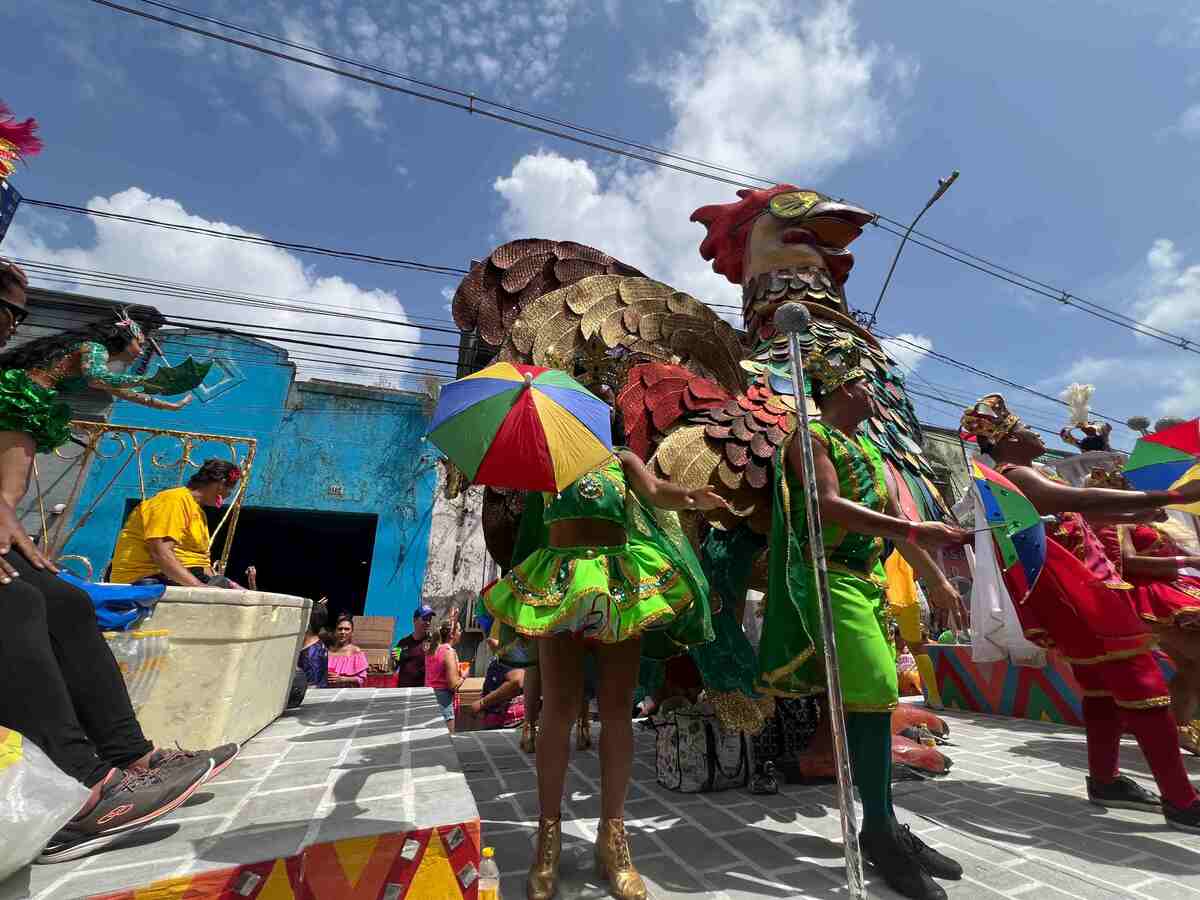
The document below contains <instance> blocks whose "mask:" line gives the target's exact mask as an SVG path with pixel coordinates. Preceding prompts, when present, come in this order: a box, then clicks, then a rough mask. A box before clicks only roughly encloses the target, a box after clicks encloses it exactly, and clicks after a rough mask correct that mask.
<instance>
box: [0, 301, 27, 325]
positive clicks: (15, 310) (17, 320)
mask: <svg viewBox="0 0 1200 900" xmlns="http://www.w3.org/2000/svg"><path fill="white" fill-rule="evenodd" d="M0 307H3V308H4V309H6V310H8V314H9V315H10V316H12V320H13V328H16V327H17V326H18V325H20V324H21V323H22V322H24V321H25V320H26V319H28V318H29V310H28V309H26V308H25V307H24V306H18V305H17V304H15V303H10V302H9V301H8V300H5V299H3V298H2V297H0Z"/></svg>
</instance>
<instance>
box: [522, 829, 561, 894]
mask: <svg viewBox="0 0 1200 900" xmlns="http://www.w3.org/2000/svg"><path fill="white" fill-rule="evenodd" d="M561 851H562V820H561V819H557V818H555V819H539V820H538V835H537V851H536V852H535V854H534V857H533V865H532V866H530V867H529V877H528V878H527V879H526V881H525V896H526V897H527V898H529V900H550V898H551V897H553V896H554V895H555V893H557V891H558V856H559V853H560V852H561Z"/></svg>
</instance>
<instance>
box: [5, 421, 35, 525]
mask: <svg viewBox="0 0 1200 900" xmlns="http://www.w3.org/2000/svg"><path fill="white" fill-rule="evenodd" d="M35 453H36V449H35V447H34V444H33V438H31V437H30V436H29V435H27V434H25V433H23V432H20V431H0V497H2V498H3V499H4V501H5V502H6V503H8V505H9V506H12V507H16V505H17V504H18V503H20V502H21V500H22V499H23V498H24V497H25V494H26V493H28V491H29V475H30V473H31V472H32V471H33V457H34V455H35Z"/></svg>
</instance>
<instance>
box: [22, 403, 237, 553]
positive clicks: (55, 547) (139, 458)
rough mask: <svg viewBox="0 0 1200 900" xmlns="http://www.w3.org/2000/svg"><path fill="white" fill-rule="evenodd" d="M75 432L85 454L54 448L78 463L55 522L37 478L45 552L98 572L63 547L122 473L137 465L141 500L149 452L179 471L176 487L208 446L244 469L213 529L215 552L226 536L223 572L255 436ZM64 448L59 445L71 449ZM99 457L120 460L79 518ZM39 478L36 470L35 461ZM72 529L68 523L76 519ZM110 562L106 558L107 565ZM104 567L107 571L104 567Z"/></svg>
mask: <svg viewBox="0 0 1200 900" xmlns="http://www.w3.org/2000/svg"><path fill="white" fill-rule="evenodd" d="M71 430H72V432H73V433H74V434H75V436H76V439H75V440H74V441H72V442H71V443H70V444H69V445H67V447H80V448H82V452H81V453H79V454H72V455H70V456H67V455H65V454H62V453H59V452H58V451H55V452H56V454H57V455H58V456H59V458H61V459H64V460H67V461H68V462H71V463H72V464H73V465H77V467H78V468H77V471H76V473H75V480H74V483H73V484H72V485H71V489H70V492H69V496H68V499H67V502H66V504H65V505H64V506H65V508H64V509H63V511H62V512H61V513H59V514H57V515H56V518H55V521H54V522H53V523H51V522H50V521H48V516H47V513H46V509H45V501H44V498H43V496H42V485H41V482H40V479H38V480H37V484H36V488H37V495H36V498H35V501H34V502H35V503H36V504H37V509H38V510H39V512H40V514H41V520H42V534H41V539H40V544H41V549H42V552H43V553H45V554H46V555H47V556H49V557H50V558H51V559H54V558H57V559H60V560H75V561H79V562H81V563H83V564H84V565H85V566H86V567H87V569H88V572H89V575H90V573H91V572H92V571H93V568H94V567H93V565H92V562H91V560H89V559H87V558H86V557H84V556H80V555H78V554H68V555H66V556H64V555H62V552H63V549H64V548H65V547H66V545H67V543H68V542H69V541H70V540H71V538H73V537H74V536H75V535H76V534H77V533H78V532H79V531H80V529H81V528H83V527H84V526H85V525H86V524H87V523H88V521H89V520H90V519H91V516H92V514H93V513H94V512H95V511H96V509H97V508H98V507H99V505H100V502H101V501H102V500H103V499H104V498H105V497H106V496H107V495H108V493H109V491H111V490H112V488H113V487H114V485H116V483H117V481H118V480H119V479H120V478H121V476H122V475H123V474H124V473H125V472H126V471H127V470H128V469H129V467H130V466H131V465H134V466H135V469H136V472H137V480H138V490H139V493H140V496H141V499H142V500H145V499H146V496H147V485H146V465H145V463H146V456H147V455H148V456H149V463H150V468H151V469H157V470H160V471H170V470H174V471H175V472H176V473H177V474H176V478H175V485H174V486H179V485H182V484H183V483H184V482H186V481H187V479H188V478H189V477H190V476H191V473H192V471H194V470H196V469H199V468H200V465H201V463H202V462H203V460H201V461H200V462H197V461H196V460H195V459H193V453H194V452H195V451H197V450H198V449H203V450H204V454H205V457H206V458H207V457H209V456H217V455H224V453H228V455H229V460H230V462H232V463H234V464H235V465H237V466H238V467H239V468H240V469H241V470H242V477H241V480H240V481H239V482H238V487H237V491H236V492H235V494H234V496H233V498H232V501H231V502H230V503H229V504H228V506H227V507H226V508H225V513H224V515H223V516H222V518H221V521H220V523H219V524H218V525H217V527H216V528H215V529H213V533H212V543H211V544H210V545H209V551H210V554H211V552H212V549H213V548H214V547H215V546H216V545H217V541H218V539H220V538H222V537H223V538H224V541H223V544H222V547H221V552H220V555H219V557H217V556H213V566H214V567H215V568H216V569H217V570H218V571H224V569H225V566H226V564H227V563H228V562H229V552H230V550H231V549H232V547H233V535H234V531H235V530H236V528H237V523H238V518H239V515H240V513H241V508H242V502H243V500H244V498H245V496H246V487H247V485H248V483H249V481H250V473H251V470H252V469H253V466H254V456H255V453H256V452H257V450H258V441H257V440H255V439H254V438H251V437H235V436H233V435H224V434H203V433H200V432H193V431H177V430H174V429H170V428H140V427H137V426H133V425H112V424H108V423H104V422H85V421H73V422H71ZM151 445H154V448H155V449H154V451H153V452H150V453H149V454H147V450H148V448H149V447H150V446H151ZM67 447H63V448H60V449H67ZM93 460H100V461H103V462H107V463H114V462H115V463H118V464H117V468H116V471H115V472H113V473H112V474H111V476H109V477H108V480H107V481H106V482H105V483H104V485H103V486H102V487H101V489H100V492H99V493H98V494H97V495H96V496H95V497H94V498H93V499H92V500H91V502H90V503H89V505H88V507H87V509H85V510H83V511H82V512H81V513H80V514H79V515H78V516H75V515H74V513H75V508H76V505H77V504H78V501H79V497H80V494H81V493H82V491H83V485H84V483H85V482H86V480H87V475H88V472H89V463H90V462H92V461H93ZM34 472H35V478H36V473H37V468H36V465H35V469H34ZM72 520H73V524H71V527H70V528H69V529H68V527H67V526H68V523H72ZM105 566H107V562H106V563H105ZM101 571H102V569H101Z"/></svg>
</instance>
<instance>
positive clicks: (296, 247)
mask: <svg viewBox="0 0 1200 900" xmlns="http://www.w3.org/2000/svg"><path fill="white" fill-rule="evenodd" d="M21 202H22V203H27V204H29V205H30V206H39V207H44V208H46V209H56V210H59V211H61V212H70V213H77V214H80V215H85V216H93V217H95V218H98V219H115V220H117V221H121V222H130V223H133V224H137V225H149V226H153V227H156V228H170V229H171V230H173V231H186V232H189V233H191V234H202V235H207V236H208V237H216V238H222V239H223V240H227V241H239V242H242V243H247V244H259V245H264V244H265V245H269V246H272V247H279V248H281V249H284V250H292V251H294V252H296V253H314V254H317V255H318V256H337V257H340V258H342V259H352V260H355V261H356V262H365V263H371V264H373V265H378V266H393V267H396V268H400V269H408V270H410V271H414V272H429V273H431V274H434V275H455V276H461V275H466V274H467V271H468V270H467V269H464V268H462V267H461V266H442V265H438V264H437V263H424V262H417V261H415V260H411V259H398V258H396V257H390V256H377V255H375V254H373V253H358V252H356V251H354V250H333V249H330V248H329V247H319V246H317V245H316V244H302V243H299V242H296V241H281V240H279V239H278V238H269V237H263V236H262V235H257V234H234V233H233V232H230V231H219V230H218V229H215V228H204V227H202V226H200V225H186V224H183V223H182V222H164V221H162V220H160V219H147V218H144V217H142V216H130V215H125V214H124V213H114V212H107V211H105V210H99V209H88V208H87V207H85V206H75V205H73V204H70V203H55V202H53V201H50V200H35V199H30V198H28V197H25V198H23V199H22V200H21Z"/></svg>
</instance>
